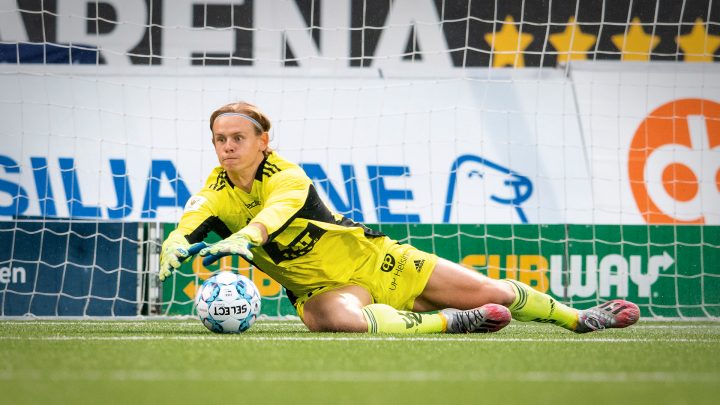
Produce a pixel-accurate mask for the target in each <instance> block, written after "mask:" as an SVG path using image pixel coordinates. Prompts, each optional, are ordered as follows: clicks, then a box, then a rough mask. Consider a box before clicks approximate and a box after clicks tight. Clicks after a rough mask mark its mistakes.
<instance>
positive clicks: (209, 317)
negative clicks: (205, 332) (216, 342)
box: [195, 271, 261, 333]
mask: <svg viewBox="0 0 720 405" xmlns="http://www.w3.org/2000/svg"><path fill="white" fill-rule="evenodd" d="M260 302H261V299H260V293H259V292H258V289H257V287H255V284H254V283H253V282H252V281H250V279H249V278H247V277H245V276H243V275H239V274H235V273H233V272H230V271H222V272H220V273H218V274H216V275H214V276H212V277H210V278H209V279H207V280H206V281H205V282H204V283H203V285H202V287H200V290H198V293H197V296H196V297H195V309H196V310H197V314H198V316H199V317H200V321H201V322H202V323H203V325H205V327H206V328H208V329H210V330H211V331H213V332H217V333H241V332H245V331H246V330H248V329H250V327H251V326H252V325H253V323H255V319H257V317H258V315H259V314H260Z"/></svg>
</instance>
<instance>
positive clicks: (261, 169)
mask: <svg viewBox="0 0 720 405" xmlns="http://www.w3.org/2000/svg"><path fill="white" fill-rule="evenodd" d="M281 170H282V169H281V168H279V167H277V165H275V164H273V163H270V162H268V160H267V157H266V158H265V159H263V161H262V162H260V166H258V169H257V171H256V172H255V180H257V181H262V179H263V176H265V177H268V178H269V177H272V175H273V174H275V173H277V172H279V171H281Z"/></svg>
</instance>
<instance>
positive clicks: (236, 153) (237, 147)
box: [213, 116, 267, 172]
mask: <svg viewBox="0 0 720 405" xmlns="http://www.w3.org/2000/svg"><path fill="white" fill-rule="evenodd" d="M213 145H215V153H216V154H217V157H218V161H219V162H220V165H222V167H223V169H225V170H227V171H228V172H238V171H243V170H245V169H250V170H255V169H256V168H257V165H258V164H259V163H260V161H262V159H263V157H264V155H263V151H264V150H265V149H266V148H267V133H263V134H262V135H257V133H256V128H255V125H253V123H251V122H250V121H248V120H246V119H245V118H243V117H238V116H220V117H218V118H216V119H215V122H213Z"/></svg>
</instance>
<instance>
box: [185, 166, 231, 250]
mask: <svg viewBox="0 0 720 405" xmlns="http://www.w3.org/2000/svg"><path fill="white" fill-rule="evenodd" d="M214 177H215V176H213V175H211V177H210V179H208V183H207V184H206V186H205V187H204V188H203V189H202V190H201V191H200V192H199V193H197V194H195V195H193V196H192V197H190V199H189V200H188V201H187V203H186V204H185V208H184V210H183V215H182V217H181V218H180V222H179V223H178V226H177V228H176V230H175V232H180V233H181V234H182V235H183V236H185V239H187V241H188V242H190V243H196V242H200V241H202V240H204V239H205V238H206V237H207V235H208V233H210V232H211V231H214V232H215V233H217V234H218V235H220V236H221V237H222V238H226V237H228V236H230V234H231V233H232V232H230V230H229V229H228V227H227V226H226V225H225V223H224V222H222V221H221V220H220V219H219V218H218V214H217V212H216V206H217V205H218V201H217V200H218V198H219V196H218V192H217V191H215V190H212V189H211V188H210V187H208V185H209V184H212V181H213V178H214Z"/></svg>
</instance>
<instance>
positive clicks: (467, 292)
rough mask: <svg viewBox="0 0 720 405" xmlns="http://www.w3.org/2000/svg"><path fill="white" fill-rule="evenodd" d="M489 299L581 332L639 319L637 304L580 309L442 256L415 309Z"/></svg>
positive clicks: (518, 315)
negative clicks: (444, 258)
mask: <svg viewBox="0 0 720 405" xmlns="http://www.w3.org/2000/svg"><path fill="white" fill-rule="evenodd" d="M489 303H494V304H500V305H504V306H506V307H508V308H509V310H510V312H511V313H512V317H513V318H514V319H517V320H519V321H534V322H542V323H552V324H555V325H558V326H561V327H563V328H565V329H568V330H572V331H575V332H578V333H585V332H591V331H594V330H600V329H605V328H624V327H627V326H630V325H632V324H634V323H635V322H637V320H638V318H639V316H640V315H639V310H638V307H637V305H635V304H633V303H631V302H628V301H624V300H613V301H610V302H607V303H604V304H601V305H598V306H596V307H593V308H590V309H587V310H584V311H578V310H576V309H574V308H571V307H569V306H567V305H565V304H563V303H561V302H558V301H557V300H555V299H554V298H552V297H551V296H549V295H548V294H544V293H542V292H540V291H537V290H535V289H533V288H531V287H529V286H528V285H526V284H523V283H521V282H518V281H515V280H494V279H491V278H489V277H486V276H484V275H482V274H480V273H478V272H476V271H473V270H470V269H467V268H465V267H463V266H460V265H458V264H456V263H452V262H449V261H447V260H443V259H440V260H439V261H438V263H437V265H436V266H435V269H434V271H433V273H432V274H431V276H430V278H429V279H428V282H427V285H426V287H425V289H424V290H423V292H422V294H421V295H420V296H419V297H418V298H417V299H416V300H415V307H414V309H415V310H417V311H430V310H436V309H442V308H461V309H466V308H473V307H480V306H483V305H487V304H489Z"/></svg>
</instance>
